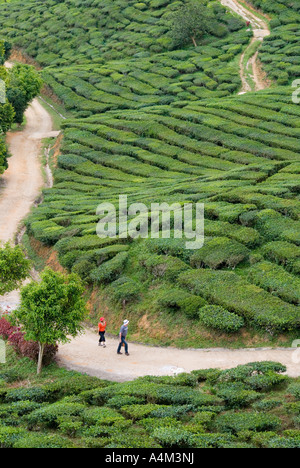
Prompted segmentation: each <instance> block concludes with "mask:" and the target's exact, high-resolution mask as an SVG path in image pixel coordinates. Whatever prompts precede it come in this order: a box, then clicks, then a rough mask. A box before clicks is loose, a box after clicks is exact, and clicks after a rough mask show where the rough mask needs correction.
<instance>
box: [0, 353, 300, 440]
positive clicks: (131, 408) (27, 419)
mask: <svg viewBox="0 0 300 468" xmlns="http://www.w3.org/2000/svg"><path fill="white" fill-rule="evenodd" d="M7 351H8V352H7V362H6V364H4V365H1V369H0V447H1V448H166V449H167V448H170V449H178V448H299V447H300V431H299V423H300V422H299V394H300V386H299V379H291V378H288V377H287V376H286V375H284V374H283V373H284V372H285V370H286V368H285V367H284V366H283V365H281V364H279V363H275V362H260V363H255V362H254V363H250V364H247V365H243V366H238V367H237V368H234V369H230V370H225V371H221V370H219V369H207V370H199V371H193V372H192V373H190V374H187V373H184V374H179V375H178V376H176V377H155V376H149V377H148V376H147V377H142V378H139V379H136V380H134V381H132V382H125V383H114V382H109V381H104V380H100V379H98V378H95V377H88V376H86V375H81V374H78V373H76V372H69V371H66V370H64V369H58V368H57V367H56V366H55V365H53V364H52V365H50V366H48V367H46V368H45V369H44V373H43V374H42V375H41V376H40V377H38V378H37V377H36V376H35V365H34V364H33V363H31V362H30V361H29V360H28V359H25V358H17V357H16V356H15V354H14V352H13V351H12V349H10V348H8V350H7ZM24 381H26V386H24ZM124 434H126V437H124Z"/></svg>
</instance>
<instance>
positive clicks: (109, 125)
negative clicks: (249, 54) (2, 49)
mask: <svg viewBox="0 0 300 468" xmlns="http://www.w3.org/2000/svg"><path fill="white" fill-rule="evenodd" d="M185 3H187V2H186V1H181V2H180V1H175V2H170V1H166V0H145V1H144V2H143V3H136V2H135V1H133V0H127V1H125V0H116V1H111V0H101V1H99V0H94V1H86V0H85V1H81V0H67V1H64V2H57V1H54V0H46V1H44V2H38V1H28V2H26V4H25V5H24V4H23V2H18V1H16V2H12V3H10V4H5V5H1V12H0V21H1V23H2V35H4V36H5V37H6V38H7V40H9V41H11V42H12V43H13V44H14V45H15V46H16V47H17V48H19V49H21V50H22V52H23V53H24V54H25V55H26V56H30V57H32V58H34V60H35V61H36V62H37V63H38V64H39V65H40V66H42V67H43V72H42V73H43V77H44V80H45V82H46V84H47V85H48V88H49V89H51V91H52V92H53V93H54V94H55V95H56V96H57V97H58V98H59V100H60V102H61V103H63V105H64V106H65V108H66V109H67V110H68V112H69V113H71V115H72V118H71V119H68V120H64V122H63V123H62V130H63V141H62V144H61V148H60V155H59V156H58V158H57V161H55V163H56V169H55V173H54V176H55V184H54V187H53V188H51V189H48V190H45V191H44V200H43V202H42V204H41V205H40V206H39V207H38V208H37V209H35V210H34V211H33V213H32V214H31V216H30V217H29V219H28V220H27V223H26V224H27V228H28V234H29V235H30V236H31V238H33V239H34V241H33V242H35V241H36V240H38V241H40V242H41V243H42V244H44V245H47V246H49V247H51V248H54V249H55V250H56V251H57V252H58V255H59V261H60V263H61V265H62V266H63V267H64V268H66V269H68V270H72V271H74V272H77V273H78V274H79V275H80V276H81V277H82V278H83V279H84V280H86V282H87V284H88V285H89V286H91V288H94V291H99V295H100V296H101V306H102V307H103V301H104V302H105V304H106V307H107V309H106V311H107V316H108V318H109V321H110V323H111V326H112V328H115V329H117V326H118V324H119V320H120V317H121V315H124V313H125V312H126V315H127V316H128V318H129V319H131V322H132V325H133V329H134V331H135V332H136V333H137V334H138V333H139V330H140V329H141V328H142V326H141V320H142V319H143V317H145V316H147V314H148V315H149V317H150V319H151V320H154V323H156V325H158V326H161V327H162V328H163V329H167V328H169V329H170V334H169V336H168V338H167V339H168V340H169V341H168V342H171V343H173V342H174V337H173V336H172V334H174V333H175V334H176V333H178V324H179V323H180V322H184V323H185V324H187V327H188V329H189V331H188V341H187V342H185V341H184V339H185V333H187V332H186V329H185V331H184V332H182V333H181V335H180V332H179V335H178V334H177V337H176V339H177V340H180V341H181V342H182V343H183V344H185V343H186V344H187V343H188V344H193V345H195V344H196V345H199V344H203V343H204V342H205V343H206V344H208V343H211V344H212V343H214V344H215V343H216V342H218V340H220V339H221V340H227V341H226V344H229V345H230V344H234V341H235V340H239V339H240V340H241V342H243V343H244V344H245V343H247V338H248V337H249V335H248V334H249V333H252V338H253V333H254V335H255V334H260V336H261V337H262V338H261V341H264V340H266V341H268V340H272V339H273V338H274V337H275V339H276V337H277V336H278V334H285V336H288V338H282V342H284V343H288V344H289V345H290V343H291V341H290V338H289V337H290V336H296V334H297V330H299V327H300V314H299V299H300V287H299V286H300V279H299V273H300V234H299V233H300V229H299V228H300V221H299V214H300V199H299V173H300V162H299V150H300V139H299V137H300V119H299V117H300V107H299V105H298V104H296V103H293V102H292V91H293V90H292V88H291V81H292V80H293V79H294V78H295V77H297V76H299V72H300V65H299V55H300V54H299V50H300V49H299V19H300V14H299V10H300V3H299V1H293V2H291V3H287V2H285V1H281V2H276V1H273V0H268V1H261V0H253V2H252V3H253V5H254V6H256V7H258V8H260V9H262V10H263V11H264V12H265V13H267V14H268V15H269V17H270V28H271V35H270V36H269V37H267V38H266V39H265V41H264V42H263V44H262V45H261V47H260V49H259V58H260V61H261V63H262V65H263V68H264V70H265V72H267V74H268V77H269V78H270V79H271V80H273V85H272V87H271V88H270V89H265V90H263V91H260V92H258V93H250V94H243V95H238V94H237V93H238V91H239V89H240V87H241V80H240V74H239V61H240V57H241V54H242V52H243V51H244V50H245V48H246V47H247V45H248V44H249V42H250V40H251V38H252V31H251V30H250V29H249V28H247V27H246V25H245V23H244V21H242V20H241V19H240V18H239V17H236V16H234V15H233V14H231V13H229V12H226V10H225V9H224V7H222V6H221V5H220V4H219V3H217V2H207V5H208V8H209V9H210V11H211V14H212V23H211V31H210V32H209V33H208V34H206V35H205V36H204V37H203V38H202V40H201V41H200V42H199V44H198V47H193V46H191V47H189V46H187V47H185V48H184V49H178V48H176V47H174V44H173V42H172V37H171V35H170V29H169V26H168V24H169V21H170V18H171V16H172V14H173V13H174V12H176V11H178V9H179V8H180V7H181V6H182V4H185ZM21 4H22V8H20V5H21ZM123 194H127V195H128V203H129V204H130V203H140V202H142V203H144V204H146V205H147V206H148V207H149V208H150V206H151V203H155V202H156V203H157V202H159V203H163V202H167V203H169V204H171V203H180V204H181V205H183V204H184V203H188V202H201V203H204V204H205V244H204V246H203V248H202V249H199V250H195V251H194V250H187V249H186V248H185V239H163V238H160V239H151V240H147V239H146V240H135V241H129V240H128V239H123V238H122V236H117V237H116V238H114V239H111V238H106V239H101V238H99V237H98V236H97V234H96V225H97V223H98V221H99V216H98V215H97V214H96V209H97V206H98V205H99V204H100V203H102V202H110V203H113V204H114V205H115V206H117V204H118V199H119V195H123ZM172 222H173V219H172ZM96 318H98V317H96ZM151 332H152V329H151V327H148V328H147V327H145V330H144V331H143V332H142V338H143V339H149V337H150V336H151ZM173 332H174V333H173ZM201 336H202V337H205V339H204V341H201V340H202V338H201ZM236 337H237V338H236ZM158 340H159V341H160V342H165V343H166V339H165V337H164V336H160V337H159V338H158ZM182 340H183V341H182ZM205 340H207V341H205ZM284 340H286V341H284ZM177 342H178V341H177ZM223 342H224V341H223ZM256 342H257V341H255V340H254V343H256ZM141 385H142V383H141ZM115 388H117V387H115ZM227 390H228V389H227ZM227 390H226V391H227ZM228 391H229V390H228ZM245 391H246V392H248V391H250V390H249V388H247V389H245ZM251 391H252V390H251ZM216 395H218V392H217V393H216ZM138 397H140V395H138ZM112 398H113V397H112ZM126 401H127V400H126ZM153 401H154V403H153ZM153 401H152V399H151V404H154V405H160V404H162V401H161V400H160V399H159V398H158V399H156V398H154V400H153ZM85 403H86V402H85ZM105 403H106V400H105ZM70 404H71V403H70ZM73 404H75V403H74V402H73V400H72V405H73ZM77 404H79V405H80V408H81V407H82V405H83V403H82V400H81V399H80V402H79V403H78V402H77V401H76V405H77ZM134 404H137V405H139V401H137V402H134ZM185 404H190V402H187V401H185ZM124 406H126V404H124ZM209 406H211V405H209ZM151 408H152V407H151ZM155 408H156V407H155ZM155 408H154V409H153V411H154V410H155ZM156 409H157V411H158V412H159V411H160V407H158V408H156ZM37 410H38V411H41V409H37ZM149 410H150V408H149ZM82 411H83V413H84V412H85V410H84V409H82ZM107 411H108V413H109V412H110V411H112V410H109V409H108V410H107ZM114 411H115V410H114ZM128 411H129V413H126V410H124V412H123V413H122V416H121V418H122V421H123V419H124V415H125V418H126V417H128V415H129V417H131V416H132V414H133V413H131V412H130V411H131V409H129V410H128ZM161 411H163V410H161ZM189 411H190V409H189V410H187V412H189ZM209 411H210V410H209ZM151 412H152V410H151V411H149V413H148V414H149V415H150V414H151ZM46 413H47V412H46ZM75 413H76V411H75ZM137 413H138V409H137ZM196 413H197V411H196ZM80 414H81V410H80V411H79V413H78V414H77V413H76V418H77V417H78V420H77V419H76V421H79V422H80V424H79V422H78V424H79V425H80V426H81V425H84V418H83V419H82V418H81V416H80ZM148 414H147V415H148ZM197 414H198V413H197ZM197 414H195V415H194V416H193V418H196V419H197V418H198V417H199V421H198V419H197V421H198V422H199V424H200V425H202V424H204V426H205V424H206V422H205V423H203V421H202V419H201V418H202V416H201V414H200V415H198V416H197ZM126 415H127V416H126ZM71 416H72V414H71ZM79 416H80V417H79ZM169 416H170V415H169ZM244 416H245V417H246V415H244ZM170 418H173V416H170ZM138 419H139V417H138ZM141 419H143V418H141ZM150 419H151V420H152V418H150ZM204 419H205V418H204ZM208 419H209V418H208ZM250 419H251V418H250ZM254 419H255V418H254ZM258 419H260V418H258ZM46 420H47V417H46ZM216 421H217V422H216V424H217V426H216V428H217V429H218V430H219V429H220V428H222V430H220V432H223V429H224V428H226V430H224V432H226V433H229V435H228V436H226V437H229V439H226V440H227V442H226V443H225V442H224V440H225V439H223V437H225V436H220V439H218V437H219V436H218V437H217V436H216V437H217V438H216V439H215V442H213V443H212V445H218V444H221V445H222V444H223V445H224V444H225V445H226V444H231V443H233V444H234V443H236V439H232V437H233V435H234V436H235V432H236V431H235V429H234V430H233V429H232V428H231V425H230V424H231V423H230V418H229V421H227V419H226V418H225V417H224V418H220V420H219V419H218V418H217V419H216ZM226 421H227V422H226ZM123 422H124V421H123ZM123 422H122V424H123ZM125 422H126V423H127V421H125ZM152 423H153V424H154V426H155V427H156V422H155V421H153V422H152ZM152 423H151V424H152ZM210 423H211V421H210V420H209V424H210ZM124 424H125V423H124ZM151 424H150V426H151ZM189 424H191V426H192V425H193V423H188V426H189ZM197 424H198V423H197ZM237 424H238V422H237ZM249 424H250V429H249V430H250V431H251V430H252V426H251V424H252V423H249ZM253 424H254V427H256V422H253ZM57 425H59V423H57ZM46 426H47V424H46ZM171 426H172V424H171ZM233 426H234V427H235V423H234V425H233ZM275 426H276V424H275ZM228 427H230V429H228ZM276 427H277V426H276ZM227 429H228V430H227ZM273 429H274V427H273V426H272V424H271V427H269V426H268V425H267V430H271V431H272V430H273ZM134 430H136V428H135V429H134ZM137 430H138V431H139V430H142V431H144V430H147V431H148V430H149V428H148V426H147V422H146V423H145V426H144V429H140V428H139V429H137ZM168 430H169V429H168ZM168 430H167V429H166V428H162V427H158V428H157V429H156V432H155V431H154V432H155V434H157V433H158V434H161V438H160V437H158V438H156V437H154V436H153V433H152V429H151V430H150V432H149V433H150V434H151V440H152V442H151V443H154V442H153V440H156V441H157V443H159V444H162V445H163V446H165V445H164V444H167V442H166V440H172V437H173V436H174V437H176V424H175V426H174V427H173V426H172V429H170V431H171V432H170V434H169V433H168ZM95 431H96V432H97V430H96V429H95ZM192 432H193V430H191V431H190V432H189V430H187V433H186V437H187V439H186V440H190V438H192V439H193V437H192V435H191V433H192ZM172 434H173V436H172ZM232 434H233V435H232ZM98 436H100V435H99V434H98V435H97V437H98ZM102 436H103V437H104V438H106V439H107V438H108V439H109V440H110V441H109V442H107V443H108V444H114V443H116V442H112V441H111V436H110V435H108V434H103V435H101V437H102ZM197 437H198V436H197ZM203 437H204V436H203ZM274 437H275V436H274V435H273V436H272V435H270V437H269V438H268V437H266V439H265V441H264V442H263V443H262V445H267V446H268V444H273V443H274V444H277V443H278V444H280V443H281V442H280V440H281V439H280V440H279V439H278V437H277V436H276V437H277V438H276V437H275V439H274ZM169 438H170V439H169ZM250 439H251V438H250ZM273 439H274V440H275V441H274V440H273ZM113 440H115V439H113ZM197 440H198V439H197ZM204 440H207V444H208V445H209V444H210V442H209V440H208V439H205V438H204V439H203V441H204ZM162 441H164V442H162ZM218 441H221V442H218ZM240 442H241V441H240ZM247 442H248V439H247ZM252 442H253V440H252V439H251V443H252ZM182 443H183V446H184V444H185V443H186V441H183V442H182ZM193 443H194V442H193ZM195 443H196V444H200V445H201V443H202V442H199V440H198V441H197V442H195ZM203 443H206V442H203ZM259 443H260V442H259ZM282 443H283V444H284V443H285V442H284V441H283V442H282ZM170 445H172V443H171V442H170Z"/></svg>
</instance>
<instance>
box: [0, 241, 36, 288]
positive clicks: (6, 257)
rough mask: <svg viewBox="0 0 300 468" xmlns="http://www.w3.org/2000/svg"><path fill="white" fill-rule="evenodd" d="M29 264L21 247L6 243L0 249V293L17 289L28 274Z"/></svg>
mask: <svg viewBox="0 0 300 468" xmlns="http://www.w3.org/2000/svg"><path fill="white" fill-rule="evenodd" d="M30 266H31V264H30V261H29V260H27V259H26V257H25V255H24V252H23V250H22V249H21V247H19V246H17V247H13V246H12V245H11V244H10V243H6V244H5V246H4V247H2V248H1V249H0V295H3V294H5V293H7V292H11V291H13V290H14V289H17V288H18V287H19V286H20V284H21V283H22V282H23V281H24V280H25V279H26V278H27V277H28V276H29V272H30Z"/></svg>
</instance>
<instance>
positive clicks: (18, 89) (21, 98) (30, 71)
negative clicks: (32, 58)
mask: <svg viewBox="0 0 300 468" xmlns="http://www.w3.org/2000/svg"><path fill="white" fill-rule="evenodd" d="M42 86H43V80H42V78H41V77H40V74H39V72H37V71H36V69H35V68H34V67H33V66H31V65H23V64H17V65H15V66H14V67H12V68H11V69H9V71H8V80H7V92H6V96H7V99H8V101H9V102H10V103H11V104H12V106H13V108H14V110H15V113H16V114H15V122H16V123H18V124H21V123H22V122H23V116H24V112H25V110H26V109H27V107H28V104H29V103H30V102H31V101H32V100H33V99H34V98H35V97H36V96H37V95H38V94H39V92H40V91H41V88H42Z"/></svg>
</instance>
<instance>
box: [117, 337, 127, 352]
mask: <svg viewBox="0 0 300 468" xmlns="http://www.w3.org/2000/svg"><path fill="white" fill-rule="evenodd" d="M123 344H124V345H125V353H128V344H127V342H126V340H125V336H122V338H121V343H120V344H119V347H118V353H119V352H120V351H121V348H122V345H123Z"/></svg>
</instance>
